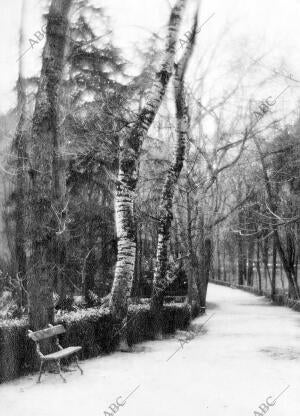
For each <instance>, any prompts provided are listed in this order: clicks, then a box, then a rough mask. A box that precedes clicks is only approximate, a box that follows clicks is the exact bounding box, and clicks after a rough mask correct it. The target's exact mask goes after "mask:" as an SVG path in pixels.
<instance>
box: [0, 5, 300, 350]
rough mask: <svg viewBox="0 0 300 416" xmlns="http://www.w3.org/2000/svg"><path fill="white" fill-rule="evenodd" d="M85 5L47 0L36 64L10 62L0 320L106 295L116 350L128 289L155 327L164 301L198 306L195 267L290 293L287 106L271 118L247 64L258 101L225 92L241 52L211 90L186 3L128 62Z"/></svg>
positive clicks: (299, 221) (295, 201)
mask: <svg viewBox="0 0 300 416" xmlns="http://www.w3.org/2000/svg"><path fill="white" fill-rule="evenodd" d="M94 3H95V2H89V1H88V0H84V1H80V2H77V1H75V0H73V1H72V0H51V4H50V5H49V10H48V13H47V16H46V19H47V21H46V26H45V45H44V48H43V54H42V58H41V59H42V65H41V72H40V74H39V75H38V76H37V77H32V78H26V77H25V76H24V69H23V65H22V59H20V60H19V77H18V81H17V84H16V92H17V105H16V108H15V109H13V110H11V111H10V112H9V113H7V114H6V115H3V116H1V118H0V122H1V129H2V131H1V140H4V139H5V140H6V141H7V142H8V146H7V149H6V150H5V152H4V153H5V157H4V158H2V159H3V164H4V166H5V169H4V170H3V174H2V176H3V181H2V182H3V189H4V190H5V192H4V196H5V201H4V202H3V212H2V217H3V223H4V228H5V236H6V239H7V245H8V248H9V255H8V256H2V257H1V264H0V267H1V276H0V295H1V297H0V314H1V317H2V318H5V319H11V318H16V317H21V316H26V317H27V316H28V319H29V325H30V327H31V329H33V330H37V329H41V328H44V327H45V326H47V325H48V324H49V323H53V322H54V318H55V314H59V313H61V311H65V310H68V311H70V310H78V309H86V308H89V307H95V308H103V307H108V308H109V309H110V311H111V313H112V315H113V316H114V317H115V319H116V320H117V321H118V322H119V323H120V325H121V328H123V329H122V336H121V340H120V349H122V350H126V349H127V347H128V346H127V334H126V319H127V316H128V307H129V304H130V302H132V301H136V302H139V301H140V299H142V298H147V302H149V304H150V311H151V314H152V315H153V320H154V322H155V333H156V337H157V338H161V337H162V308H163V305H164V301H167V300H168V299H167V298H170V297H172V298H173V300H174V299H176V298H177V297H181V298H182V297H183V298H184V299H185V300H184V301H185V302H186V303H188V304H190V305H191V308H193V310H195V311H196V313H199V312H201V311H204V310H205V305H206V293H207V285H208V281H209V279H212V280H219V281H220V280H222V281H225V282H229V283H231V284H238V285H244V286H250V287H255V288H257V289H258V290H260V291H262V292H267V293H270V296H271V297H272V298H274V299H275V296H276V295H277V294H279V293H280V294H284V295H285V296H287V297H289V298H291V299H294V300H297V299H299V297H300V289H299V261H300V204H299V202H300V175H299V172H300V169H299V156H300V140H299V139H300V117H299V112H298V111H297V109H296V108H295V109H294V112H293V117H290V118H288V119H287V118H285V117H283V116H282V115H281V114H279V115H278V113H277V112H276V111H275V108H276V106H277V104H278V102H279V101H280V98H279V97H278V98H277V97H276V96H277V95H278V94H277V90H278V88H277V89H276V90H275V88H274V84H273V83H272V82H271V81H272V80H270V79H269V78H264V79H261V78H260V79H258V78H257V77H256V78H255V77H253V79H254V82H256V81H257V85H262V84H263V85H264V86H268V85H270V87H269V88H270V89H271V88H272V90H271V93H270V94H268V95H269V96H267V97H266V99H264V100H263V99H260V98H258V99H255V98H254V97H253V95H249V96H246V98H245V97H243V100H240V97H241V94H242V92H243V91H244V79H245V78H247V76H248V75H249V73H250V74H251V73H253V72H251V71H258V67H257V66H256V63H250V64H249V67H248V68H243V69H242V68H241V69H240V72H239V73H238V74H236V73H235V72H234V71H231V72H230V73H231V86H230V88H227V89H226V90H225V89H223V90H221V89H219V90H217V92H216V91H213V88H212V87H211V85H210V81H209V76H208V74H210V73H211V71H212V68H213V66H214V65H215V64H214V62H215V57H216V56H217V54H218V50H219V44H217V45H215V46H211V47H210V50H208V52H207V50H206V51H204V50H203V49H202V48H199V46H198V45H199V41H200V40H201V36H202V31H204V30H205V27H203V28H201V30H199V27H201V23H200V20H203V19H202V18H201V19H200V16H201V12H200V11H199V9H198V8H197V5H196V4H195V3H194V2H190V1H189V0H176V2H175V4H174V6H173V7H172V9H170V15H169V20H168V22H167V25H166V28H165V33H164V36H162V37H161V38H160V37H159V36H155V34H154V35H153V36H152V37H151V39H149V43H148V45H146V47H145V50H144V51H143V52H141V55H142V56H141V58H142V59H141V60H140V61H142V62H143V63H142V65H141V68H140V72H139V74H138V75H132V74H129V73H128V71H127V62H126V60H125V59H124V58H123V57H122V55H121V52H120V50H119V49H118V48H117V47H116V46H115V45H114V41H113V35H112V30H111V26H110V22H109V19H108V17H107V16H106V14H105V10H104V9H102V8H101V7H96V6H95V5H94ZM190 10H192V11H193V14H192V17H191V18H190V19H189V22H188V25H189V27H188V28H187V29H188V30H186V31H184V29H185V26H184V25H186V17H187V11H190ZM91 16H93V19H94V20H96V22H97V24H96V25H94V24H93V19H91ZM212 22H213V18H212V19H211V21H210V22H208V23H207V25H209V24H212ZM223 36H224V37H226V33H224V34H223ZM19 43H20V51H21V50H22V49H23V45H24V35H23V27H22V24H21V29H20V42H19ZM207 53H208V55H207V56H206V55H205V54H207ZM204 58H205V59H204ZM277 76H278V78H280V77H281V75H280V74H277ZM280 79H281V78H280ZM284 82H285V80H284V79H283V83H284ZM288 82H290V83H291V82H292V80H289V81H288ZM268 83H269V84H268ZM283 85H285V84H283ZM288 87H289V88H291V86H290V84H288ZM208 92H209V93H208ZM285 93H288V92H285ZM275 97H276V98H275ZM239 100H240V101H239ZM208 126H210V128H208ZM12 131H13V133H12Z"/></svg>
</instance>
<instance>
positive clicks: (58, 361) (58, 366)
mask: <svg viewBox="0 0 300 416" xmlns="http://www.w3.org/2000/svg"><path fill="white" fill-rule="evenodd" d="M55 362H56V365H57V368H58V371H59V375H60V376H61V378H62V379H63V381H64V383H66V382H67V380H66V379H65V378H64V376H63V375H62V372H61V368H60V360H56V361H55Z"/></svg>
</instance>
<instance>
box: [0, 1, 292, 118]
mask: <svg viewBox="0 0 300 416" xmlns="http://www.w3.org/2000/svg"><path fill="white" fill-rule="evenodd" d="M195 1H196V0H190V1H189V2H188V9H187V10H186V15H187V16H188V15H190V14H191V12H192V10H193V6H194V5H195ZM94 3H96V4H98V5H99V6H103V7H105V8H106V10H107V14H108V15H109V16H110V17H111V23H112V26H113V31H114V40H115V43H116V44H117V46H119V47H121V48H122V50H123V54H124V56H125V57H126V58H128V59H130V60H132V59H133V56H134V55H133V54H132V52H133V51H134V45H135V44H137V43H138V44H139V45H143V43H145V41H146V40H147V38H148V37H149V36H150V32H151V31H154V32H160V33H162V30H163V27H164V25H165V24H166V22H167V20H168V16H169V13H170V5H169V4H170V3H171V4H173V3H174V0H170V2H169V1H168V0H94ZM21 4H22V0H9V1H7V2H6V1H4V0H2V3H1V14H0V34H1V37H0V39H1V40H0V65H1V77H0V97H1V101H0V112H5V111H7V110H8V109H9V108H11V107H12V106H13V105H14V104H15V93H14V92H13V87H14V85H15V83H16V79H17V75H18V62H17V60H18V35H19V28H20V14H21V13H20V11H21ZM43 7H44V8H43ZM45 10H46V9H45V2H44V1H43V0H39V1H38V0H26V23H25V34H26V35H25V42H26V45H27V47H26V49H28V48H30V43H29V39H30V38H33V36H34V33H35V32H36V31H38V30H40V28H41V26H42V13H43V12H44V11H45ZM212 14H213V16H212ZM200 16H201V18H200V21H201V22H204V21H205V20H206V19H207V18H208V17H209V16H212V18H211V19H210V20H209V21H208V22H207V24H206V25H205V26H204V27H203V30H202V31H201V39H199V42H198V41H197V42H198V43H197V53H198V56H201V53H202V51H203V50H209V49H210V48H211V49H213V47H214V45H215V43H216V41H217V39H218V37H219V36H220V33H222V31H223V30H224V28H225V27H227V28H228V30H227V34H226V37H224V39H223V42H222V45H221V46H220V48H219V49H218V55H217V60H216V63H218V65H221V63H222V62H224V61H226V62H227V61H228V62H229V61H230V59H231V57H238V56H239V55H240V56H243V54H245V56H247V57H248V58H254V59H255V58H257V57H258V56H261V55H262V54H264V53H265V54H266V56H265V57H264V58H263V59H262V61H261V70H262V72H263V71H264V73H265V75H267V72H268V68H271V69H272V68H279V67H280V63H281V62H285V64H286V70H287V73H291V74H292V77H293V78H294V79H296V80H300V41H299V35H300V29H299V21H300V0H288V1H287V0H251V1H245V0H226V1H224V0H202V7H201V13H200ZM186 27H187V26H186ZM182 30H183V32H184V28H183V29H182ZM43 45H44V40H42V41H40V42H39V43H38V44H36V45H34V47H33V49H30V50H28V52H27V53H26V54H25V55H24V57H23V62H24V66H25V71H26V73H25V74H26V76H32V75H38V74H39V69H40V56H41V52H42V48H43ZM26 49H25V50H26ZM133 64H134V62H133ZM225 82H226V81H225ZM283 82H285V83H286V80H284V79H283ZM284 85H285V84H284V83H282V85H278V89H277V91H275V92H274V94H276V92H280V90H282V89H283V88H284ZM289 85H290V90H289V91H288V94H285V96H286V99H287V98H288V97H289V96H290V95H291V94H292V97H293V99H298V96H299V94H300V90H299V89H298V85H299V86H300V83H297V82H294V81H291V82H290V83H289Z"/></svg>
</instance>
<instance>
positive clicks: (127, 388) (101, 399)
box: [0, 284, 300, 416]
mask: <svg viewBox="0 0 300 416" xmlns="http://www.w3.org/2000/svg"><path fill="white" fill-rule="evenodd" d="M213 314H214V315H213ZM209 317H210V319H209V321H208V322H206V324H205V325H204V326H203V327H202V331H201V333H200V334H199V335H197V336H196V337H194V338H192V337H191V339H190V341H188V342H187V343H186V344H183V343H181V344H180V342H179V341H178V340H177V339H176V338H175V337H172V338H169V339H165V340H163V341H149V342H144V343H143V344H139V345H137V346H136V347H135V353H129V354H128V353H127V354H126V353H113V354H111V355H107V356H103V357H99V358H95V359H91V360H87V361H84V362H82V367H83V369H84V371H85V374H84V375H83V376H81V375H80V373H79V372H77V371H74V372H67V373H65V375H66V377H67V379H68V382H67V383H66V384H64V383H62V381H61V379H60V378H59V376H58V375H55V374H48V373H47V374H46V375H44V376H43V378H42V383H41V384H36V383H35V380H36V375H34V376H27V377H23V378H20V379H18V380H14V381H12V382H9V383H6V384H2V385H0V415H1V416H2V415H3V416H20V415H22V416H50V415H51V416H54V415H55V416H62V415H64V416H65V415H72V416H77V415H89V416H100V415H101V416H102V415H103V416H104V415H105V416H109V415H113V414H114V413H113V410H112V409H114V411H115V414H116V413H118V414H119V415H120V416H129V415H130V416H133V415H134V416H135V415H136V416H137V415H141V416H150V415H151V416H161V415H164V416H169V415H170V416H171V415H172V416H177V415H183V414H188V415H196V416H197V415H199V416H227V415H230V416H247V415H256V416H260V415H263V414H264V413H263V411H262V410H260V409H259V406H260V405H261V404H262V403H263V402H265V401H266V399H267V398H269V399H268V402H269V403H273V401H274V399H275V398H276V396H278V395H279V394H280V393H281V392H283V391H284V390H285V389H286V388H287V390H286V391H285V392H284V393H283V394H282V395H281V396H280V397H279V398H278V400H277V401H276V403H275V404H274V405H273V406H272V407H270V408H269V409H268V413H269V414H270V415H274V416H279V415H280V416H292V415H293V416H294V415H297V414H298V415H299V414H300V394H299V391H300V377H299V362H300V314H299V313H297V312H294V311H292V310H289V309H287V308H285V307H279V306H272V305H271V304H270V302H269V301H268V300H266V299H265V298H263V297H257V296H254V295H252V294H249V293H246V292H242V291H239V290H237V289H230V288H227V287H222V286H216V285H213V284H210V286H209V291H208V310H207V313H206V315H205V316H202V317H200V318H197V319H196V320H195V321H194V322H193V325H197V326H198V327H200V325H201V324H203V323H204V322H205V321H206V320H207V319H208V318H209ZM180 336H182V333H181V332H180V334H178V337H180ZM181 346H182V348H181ZM175 351H177V352H176V353H175ZM174 353H175V354H174ZM170 357H171V358H170ZM288 386H289V387H288ZM129 395H130V397H128V398H127V400H126V403H125V404H124V402H125V399H126V397H127V396H129ZM270 396H272V397H270ZM116 401H118V403H119V404H123V406H120V407H119V408H118V407H117V406H115V407H114V406H112V408H111V409H109V406H110V405H111V404H113V403H114V402H116ZM263 408H264V409H265V410H264V411H265V412H266V409H267V408H266V407H263ZM117 409H118V410H117ZM105 412H107V413H105ZM255 412H257V413H255Z"/></svg>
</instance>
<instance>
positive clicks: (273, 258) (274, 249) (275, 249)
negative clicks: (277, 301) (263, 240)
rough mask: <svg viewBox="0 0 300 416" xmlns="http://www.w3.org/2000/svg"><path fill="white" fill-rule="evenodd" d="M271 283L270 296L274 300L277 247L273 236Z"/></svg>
mask: <svg viewBox="0 0 300 416" xmlns="http://www.w3.org/2000/svg"><path fill="white" fill-rule="evenodd" d="M272 263H273V264H272V284H271V298H272V299H273V300H274V297H275V294H276V271H277V247H276V241H275V238H273V254H272Z"/></svg>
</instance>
